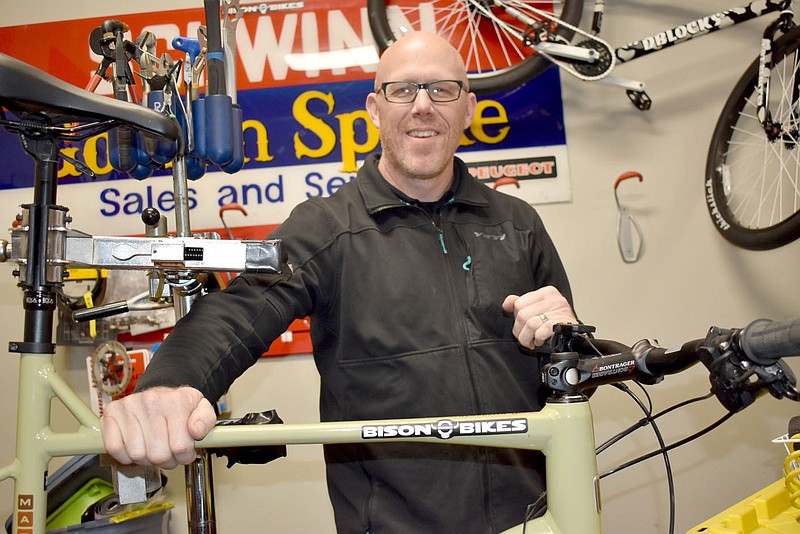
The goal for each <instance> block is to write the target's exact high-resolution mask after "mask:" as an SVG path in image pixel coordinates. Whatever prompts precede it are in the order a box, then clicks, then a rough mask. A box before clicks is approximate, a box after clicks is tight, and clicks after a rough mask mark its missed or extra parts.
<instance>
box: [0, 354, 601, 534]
mask: <svg viewBox="0 0 800 534" xmlns="http://www.w3.org/2000/svg"><path fill="white" fill-rule="evenodd" d="M53 398H57V399H59V400H60V401H61V402H63V404H64V405H65V406H66V408H67V409H68V410H69V412H70V413H71V414H72V415H73V416H75V418H76V419H77V420H78V422H79V423H80V428H79V429H78V430H76V431H74V432H61V433H59V432H55V431H53V429H52V428H51V427H50V401H51V399H53ZM17 421H18V423H17V425H18V426H17V453H16V458H15V459H14V461H13V463H11V464H9V465H6V466H4V467H2V468H0V480H5V479H7V478H13V479H14V481H15V491H14V499H15V508H14V519H13V528H14V530H13V532H14V533H15V534H44V532H45V525H46V520H47V518H46V511H47V494H46V492H45V489H44V483H43V475H44V474H46V473H47V466H48V464H49V462H50V460H51V459H52V458H55V457H62V456H72V455H77V454H101V453H103V452H104V448H103V440H102V436H101V434H100V427H99V419H98V418H97V416H96V415H94V413H93V412H92V411H91V410H90V409H89V408H88V407H87V406H86V404H85V403H84V402H83V400H81V399H80V397H79V396H78V395H77V394H76V393H75V392H74V391H73V390H72V389H71V388H70V386H69V385H68V384H67V383H66V382H65V381H64V380H63V379H62V378H61V377H60V376H59V375H58V373H57V372H56V370H55V367H54V365H53V356H52V354H28V353H23V354H22V355H21V359H20V368H19V394H18V410H17ZM377 441H381V442H400V441H415V442H426V443H443V442H447V443H452V444H462V445H472V446H486V447H510V448H518V449H536V450H540V451H542V452H543V453H544V455H545V458H546V474H547V512H546V513H545V514H544V516H543V517H541V518H537V519H532V520H530V521H528V522H527V524H520V525H518V526H517V527H514V528H512V529H510V530H508V531H506V533H505V534H513V533H517V534H519V533H523V532H524V533H526V534H545V533H554V532H556V533H562V534H599V533H600V532H601V530H602V529H601V520H600V496H599V488H598V480H597V466H596V460H595V445H594V430H593V422H592V414H591V409H590V407H589V401H588V399H587V398H586V397H583V396H558V397H555V396H554V397H552V398H551V399H550V400H549V401H548V402H547V404H546V406H545V407H544V408H543V409H542V410H541V411H539V412H533V413H510V414H495V415H482V416H464V417H436V418H425V419H396V420H380V421H350V422H340V423H311V424H284V425H264V426H221V427H217V428H215V429H213V430H212V431H211V432H210V433H209V434H208V436H206V438H204V439H203V440H202V441H199V442H198V443H197V446H198V447H199V448H206V449H213V448H221V447H242V446H253V445H282V444H287V445H297V444H333V443H356V442H377Z"/></svg>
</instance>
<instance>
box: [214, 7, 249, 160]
mask: <svg viewBox="0 0 800 534" xmlns="http://www.w3.org/2000/svg"><path fill="white" fill-rule="evenodd" d="M222 6H223V10H222V19H223V22H224V23H223V25H222V40H223V50H222V51H223V56H224V58H225V87H226V90H227V94H228V96H230V97H231V105H232V106H233V107H232V110H231V113H232V123H231V126H232V128H233V130H232V132H231V135H232V136H233V138H232V141H231V145H232V148H233V156H232V158H231V161H229V162H228V163H226V164H224V165H220V169H222V170H223V171H224V172H226V173H228V174H233V173H235V172H238V171H239V170H240V169H241V168H242V167H243V166H244V134H243V132H242V122H243V116H242V108H241V107H239V104H238V102H237V96H236V27H237V26H238V24H239V19H241V18H242V9H241V8H240V7H239V0H223V2H222Z"/></svg>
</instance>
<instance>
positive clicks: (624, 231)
mask: <svg viewBox="0 0 800 534" xmlns="http://www.w3.org/2000/svg"><path fill="white" fill-rule="evenodd" d="M629 178H638V179H639V181H640V182H641V181H642V175H641V174H639V173H638V172H636V171H628V172H624V173H622V174H620V175H619V178H617V181H616V182H614V200H616V202H617V210H618V212H619V213H618V214H617V245H618V246H619V252H620V254H621V255H622V260H623V261H624V262H625V263H634V262H636V261H638V260H639V258H640V257H641V255H642V250H643V248H644V237H643V236H642V231H641V229H640V228H639V225H638V224H636V221H634V220H633V217H632V216H631V213H630V210H629V209H628V208H627V207H626V206H623V205H622V204H621V203H620V201H619V195H618V194H617V188H618V187H619V185H620V184H621V183H622V182H623V181H624V180H627V179H629Z"/></svg>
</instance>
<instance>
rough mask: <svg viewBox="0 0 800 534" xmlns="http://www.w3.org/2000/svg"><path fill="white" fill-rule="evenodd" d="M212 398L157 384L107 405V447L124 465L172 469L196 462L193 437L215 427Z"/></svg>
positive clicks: (105, 426) (103, 420)
mask: <svg viewBox="0 0 800 534" xmlns="http://www.w3.org/2000/svg"><path fill="white" fill-rule="evenodd" d="M216 421H217V417H216V414H215V413H214V408H213V407H212V406H211V403H210V402H208V400H207V399H206V398H205V397H204V396H203V394H202V393H200V392H199V391H198V390H196V389H194V388H191V387H179V388H167V387H156V388H152V389H148V390H145V391H143V392H141V393H134V394H133V395H128V396H127V397H123V398H122V399H119V400H116V401H114V402H112V403H111V404H109V405H108V407H107V408H106V409H105V411H104V413H103V417H102V419H101V423H102V432H103V441H104V443H105V447H106V452H108V454H110V455H111V456H112V457H113V458H114V459H115V460H117V461H118V462H120V463H123V464H131V463H135V464H138V465H153V466H157V467H161V468H163V469H172V468H174V467H176V466H177V465H179V464H189V463H191V462H192V461H194V459H195V456H196V451H195V448H194V442H195V441H196V440H200V439H203V438H204V437H205V436H206V434H208V432H209V431H210V430H211V429H212V428H214V425H215V424H216Z"/></svg>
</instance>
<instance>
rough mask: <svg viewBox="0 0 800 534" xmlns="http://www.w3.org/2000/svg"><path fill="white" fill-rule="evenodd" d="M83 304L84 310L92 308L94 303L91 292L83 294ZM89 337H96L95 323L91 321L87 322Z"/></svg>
mask: <svg viewBox="0 0 800 534" xmlns="http://www.w3.org/2000/svg"><path fill="white" fill-rule="evenodd" d="M83 302H84V304H86V309H87V310H88V309H89V308H94V301H92V292H91V291H87V292H86V293H84V294H83ZM89 337H91V338H92V339H94V338H96V337H97V321H95V320H94V319H92V320H91V321H89Z"/></svg>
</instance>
